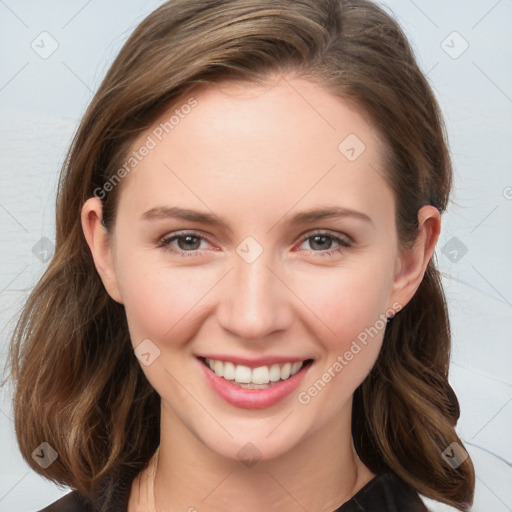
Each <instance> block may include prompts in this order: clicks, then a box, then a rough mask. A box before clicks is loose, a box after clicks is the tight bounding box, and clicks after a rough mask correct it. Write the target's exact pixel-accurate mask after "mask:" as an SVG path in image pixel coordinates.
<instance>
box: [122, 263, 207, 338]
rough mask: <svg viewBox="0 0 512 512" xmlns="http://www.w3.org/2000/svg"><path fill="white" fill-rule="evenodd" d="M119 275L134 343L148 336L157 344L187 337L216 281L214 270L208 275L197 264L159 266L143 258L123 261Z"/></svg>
mask: <svg viewBox="0 0 512 512" xmlns="http://www.w3.org/2000/svg"><path fill="white" fill-rule="evenodd" d="M118 278H119V279H120V282H121V284H122V286H121V287H122V294H123V300H124V305H125V310H126V316H127V319H128V325H129V328H130V334H131V338H132V343H133V344H134V345H137V344H138V343H140V341H141V340H143V339H145V338H149V339H151V340H153V341H155V342H156V343H157V344H161V343H163V342H164V340H169V339H172V340H173V342H175V343H176V344H178V343H179V340H180V339H186V338H187V332H188V331H189V330H190V333H191V334H192V332H193V325H192V322H193V319H194V318H195V316H197V312H198V311H200V304H201V303H200V299H201V297H202V296H203V295H204V293H205V292H206V291H207V289H208V288H209V287H208V283H209V282H210V281H211V280H212V276H211V272H210V273H209V274H208V275H206V273H205V272H201V270H198V268H197V267H196V268H195V269H192V268H190V269H184V268H180V269H176V268H174V269H173V268H161V267H159V268H158V269H157V266H156V265H155V266H151V265H148V262H147V261H143V259H142V258H141V259H140V261H137V259H135V258H134V259H133V260H131V261H125V262H123V264H122V265H120V266H119V271H118ZM213 284H214V283H212V285H211V286H213ZM211 286H210V287H211ZM194 313H195V314H194Z"/></svg>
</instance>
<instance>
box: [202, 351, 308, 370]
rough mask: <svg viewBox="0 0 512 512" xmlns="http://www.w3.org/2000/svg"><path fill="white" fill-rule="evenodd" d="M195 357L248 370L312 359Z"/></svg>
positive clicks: (220, 355) (211, 355)
mask: <svg viewBox="0 0 512 512" xmlns="http://www.w3.org/2000/svg"><path fill="white" fill-rule="evenodd" d="M197 357H200V358H206V359H213V360H214V361H223V362H231V363H233V364H235V365H243V366H248V367H249V368H258V367H260V366H272V365H273V364H284V363H297V362H302V361H306V360H308V359H312V358H311V357H297V356H264V357H256V358H248V357H240V356H232V355H224V354H201V355H198V356H197Z"/></svg>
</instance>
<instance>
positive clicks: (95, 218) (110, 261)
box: [81, 197, 123, 304]
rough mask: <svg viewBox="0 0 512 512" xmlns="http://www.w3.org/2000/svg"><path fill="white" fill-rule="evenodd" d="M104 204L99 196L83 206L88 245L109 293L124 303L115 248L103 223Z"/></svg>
mask: <svg viewBox="0 0 512 512" xmlns="http://www.w3.org/2000/svg"><path fill="white" fill-rule="evenodd" d="M102 218H103V206H102V203H101V200H100V199H98V198H97V197H91V198H89V199H88V200H87V201H86V202H85V203H84V205H83V207H82V214H81V221H82V231H83V233H84V236H85V239H86V241H87V245H88V246H89V250H90V251H91V255H92V258H93V260H94V265H95V267H96V270H97V271H98V274H99V275H100V278H101V281H102V282H103V286H105V289H106V291H107V293H108V294H109V295H110V296H111V297H112V298H113V299H114V300H115V301H116V302H119V303H120V304H122V303H123V300H122V297H121V294H120V291H119V287H118V284H117V277H116V272H115V266H114V257H113V248H112V242H111V240H110V237H109V234H108V232H107V229H106V228H105V226H104V225H103V224H102V222H101V220H102Z"/></svg>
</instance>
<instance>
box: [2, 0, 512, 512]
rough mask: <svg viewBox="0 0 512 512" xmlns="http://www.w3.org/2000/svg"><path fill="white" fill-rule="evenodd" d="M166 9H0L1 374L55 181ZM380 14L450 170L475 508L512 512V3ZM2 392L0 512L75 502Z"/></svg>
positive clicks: (47, 236) (457, 361) (48, 238)
mask: <svg viewBox="0 0 512 512" xmlns="http://www.w3.org/2000/svg"><path fill="white" fill-rule="evenodd" d="M161 3H162V2H161V1H156V0H152V1H142V0H123V1H122V0H109V1H108V2H107V1H103V2H101V1H100V0H89V1H86V0H70V1H67V2H57V1H56V0H47V1H45V2H36V1H35V0H32V1H28V0H0V55H1V58H0V62H1V70H0V111H1V118H0V119H1V124H0V135H1V139H0V141H1V142H0V143H1V148H0V158H1V161H0V176H1V183H2V186H1V188H0V251H1V255H2V256H1V263H0V328H1V331H0V332H1V342H0V363H3V361H4V360H5V354H6V350H7V344H8V339H9V334H10V333H11V330H12V328H13V325H14V319H15V317H16V314H17V311H18V309H19V307H20V305H21V304H22V303H23V300H24V298H25V297H26V296H27V294H28V292H29V291H30V289H31V287H33V285H34V283H35V282H36V281H37V279H38V278H39V277H40V276H41V275H42V272H43V271H44V268H45V266H46V263H47V261H48V258H49V257H51V254H52V251H53V240H54V218H53V217H54V200H55V191H56V183H57V177H58V172H59V168H60V165H61V164H62V161H63V158H64V154H65V151H66V149H67V147H68V145H69V143H70V141H71V138H72V135H73V132H74V130H75V129H76V127H77V123H78V121H79V119H80V116H81V115H82V114H83V112H84V110H85V108H86V106H87V104H88V102H89V101H90V100H91V98H92V95H93V92H94V91H95V90H96V88H97V86H98V85H99V83H100V80H101V79H102V77H103V75H104V74H105V72H106V70H107V69H108V66H109V65H110V63H111V62H112V60H113V58H114V57H115V55H116V54H117V52H118V51H119V49H120V47H121V45H122V44H123V42H124V41H125V40H126V38H127V36H128V35H129V34H130V33H131V31H132V30H133V29H134V28H135V26H136V25H137V24H138V23H139V22H140V21H141V20H142V19H143V17H144V16H145V15H146V14H147V13H149V12H150V11H152V10H153V9H154V8H156V7H157V6H158V5H160V4H161ZM384 5H386V6H388V7H390V8H391V9H392V10H393V12H394V15H395V16H396V18H397V19H398V21H399V22H400V23H401V25H402V27H403V28H404V30H405V31H406V33H407V35H408V36H409V38H410V40H411V42H412V44H413V46H414V48H415V51H416V54H417V57H418V60H419V62H420V64H421V67H422V69H423V70H424V72H425V73H426V74H427V75H428V77H429V79H430V81H431V83H432V86H433V87H434V90H435V92H436V94H437V97H438V99H439V102H440V104H441V107H442V109H443V111H444V114H445V118H446V122H447V127H448V134H449V139H450V144H451V151H452V156H453V161H454V168H455V187H454V193H453V196H452V199H453V203H452V204H451V205H450V208H449V211H448V212H447V214H446V215H445V216H444V218H443V230H442V234H441V238H440V241H439V244H438V248H437V251H436V253H437V259H438V263H439V267H440V269H441V270H442V272H443V281H444V285H445V289H446V293H447V297H448V301H449V309H450V314H451V319H452V327H453V357H452V364H451V382H452V385H453V387H454V389H455V391H456V392H457V394H458V396H459V399H460V403H461V407H462V416H461V419H460V422H459V425H458V432H459V435H460V436H461V438H462V439H463V440H464V441H465V443H466V448H467V449H468V451H469V453H470V455H471V457H472V458H473V462H474V464H475V467H476V472H477V489H476V496H475V504H474V507H473V510H474V511H475V512H489V511H491V510H492V511H493V512H505V511H511V510H512V485H511V484H512V468H511V464H512V436H511V435H510V432H511V431H512V429H511V426H512V387H511V384H512V374H511V371H510V367H511V363H512V343H510V341H511V335H510V332H511V328H512V314H511V313H512V271H511V258H510V254H511V253H512V229H511V224H512V223H511V219H512V216H511V214H512V170H511V162H512V140H511V135H512V67H511V63H512V35H511V30H510V26H511V22H512V0H499V1H497V0H471V1H467V2H455V1H444V2H443V1H441V0H435V1H426V0H416V1H412V0H387V1H386V2H384ZM52 51H53V53H52ZM0 393H1V394H0V439H1V441H0V448H1V453H0V511H6V512H7V511H9V512H12V511H16V512H25V511H27V512H28V511H34V510H37V509H39V508H42V507H43V506H44V505H45V504H47V503H49V502H50V501H52V500H54V499H56V498H57V497H58V496H60V495H62V494H64V493H65V492H66V490H65V489H59V488H57V487H56V486H55V485H54V484H52V483H49V482H47V481H45V480H44V479H42V478H41V477H39V476H37V475H36V474H35V473H33V472H32V471H31V470H30V469H29V468H28V466H27V465H26V464H25V463H24V462H23V460H22V459H21V457H20V455H19V452H18V448H17V445H16V441H15V437H14V432H13V425H12V419H11V418H12V410H11V406H10V402H9V396H10V390H9V388H8V387H4V388H2V389H1V390H0ZM432 508H433V510H436V511H441V510H448V508H446V507H444V506H440V505H432Z"/></svg>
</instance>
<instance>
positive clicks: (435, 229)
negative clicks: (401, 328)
mask: <svg viewBox="0 0 512 512" xmlns="http://www.w3.org/2000/svg"><path fill="white" fill-rule="evenodd" d="M440 232H441V214H440V213H439V210H438V209H437V208H435V207H433V206H430V205H426V206H423V207H422V208H421V209H420V210H419V211H418V235H417V237H416V240H415V241H414V244H413V245H412V246H411V247H405V248H403V249H401V250H400V254H399V256H398V261H397V265H396V267H395V278H394V281H393V293H392V294H391V297H390V299H391V300H390V303H393V302H398V303H399V304H400V305H401V307H404V306H405V305H406V304H407V303H408V302H409V301H410V300H411V298H412V297H413V296H414V294H415V293H416V290H417V289H418V288H419V286H420V284H421V281H422V280H423V276H424V275H425V272H426V270H427V265H428V263H429V261H430V260H431V258H432V255H433V254H434V250H435V247H436V244H437V240H438V238H439V234H440Z"/></svg>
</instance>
